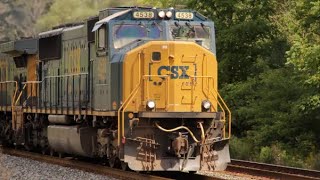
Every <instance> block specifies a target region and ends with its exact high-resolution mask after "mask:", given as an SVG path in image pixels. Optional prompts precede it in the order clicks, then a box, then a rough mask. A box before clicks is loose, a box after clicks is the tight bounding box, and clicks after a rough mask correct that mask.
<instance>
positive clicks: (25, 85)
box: [14, 84, 27, 106]
mask: <svg viewBox="0 0 320 180" xmlns="http://www.w3.org/2000/svg"><path fill="white" fill-rule="evenodd" d="M26 87H27V84H24V86H23V88H22V90H21V91H20V94H19V96H18V98H17V100H16V102H15V103H14V105H15V106H16V105H17V103H18V102H19V100H20V98H21V96H22V93H23V90H24V89H25V88H26Z"/></svg>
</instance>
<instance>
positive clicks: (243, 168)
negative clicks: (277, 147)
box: [227, 159, 320, 180]
mask: <svg viewBox="0 0 320 180" xmlns="http://www.w3.org/2000/svg"><path fill="white" fill-rule="evenodd" d="M227 171H230V172H238V173H246V174H250V175H254V176H259V177H260V176H263V177H268V178H275V179H290V180H296V179H297V180H304V179H306V180H309V179H319V180H320V171H315V170H308V169H301V168H293V167H288V166H280V165H273V164H266V163H258V162H251V161H243V160H236V159H232V160H231V164H230V165H228V167H227Z"/></svg>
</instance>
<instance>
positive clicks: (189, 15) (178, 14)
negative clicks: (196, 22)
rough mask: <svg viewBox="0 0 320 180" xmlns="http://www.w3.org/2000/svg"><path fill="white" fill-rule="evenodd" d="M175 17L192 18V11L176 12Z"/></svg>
mask: <svg viewBox="0 0 320 180" xmlns="http://www.w3.org/2000/svg"><path fill="white" fill-rule="evenodd" d="M176 19H193V13H192V12H176Z"/></svg>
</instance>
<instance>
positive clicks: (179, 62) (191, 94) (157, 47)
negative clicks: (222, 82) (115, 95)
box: [122, 41, 217, 112]
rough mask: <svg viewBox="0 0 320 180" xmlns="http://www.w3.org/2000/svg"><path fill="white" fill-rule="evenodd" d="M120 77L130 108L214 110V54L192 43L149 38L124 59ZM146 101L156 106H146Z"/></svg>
mask: <svg viewBox="0 0 320 180" xmlns="http://www.w3.org/2000/svg"><path fill="white" fill-rule="evenodd" d="M123 79H125V81H123V96H122V97H123V101H125V100H128V99H130V98H131V103H130V102H129V104H130V105H129V107H128V110H131V111H146V110H152V111H167V112H190V111H191V112H201V111H216V109H217V101H216V99H217V94H216V90H217V61H216V57H215V55H214V54H213V53H212V52H210V51H208V50H206V49H205V48H203V47H201V46H199V45H198V44H196V43H193V42H180V41H169V42H168V41H151V42H148V43H146V44H145V45H143V46H140V47H138V48H136V49H133V50H131V51H130V52H128V53H127V54H126V56H125V59H124V63H123ZM134 90H136V92H134ZM148 102H153V103H154V104H155V107H154V108H148ZM204 102H207V103H206V104H204ZM208 103H209V104H208ZM204 105H205V106H206V107H207V109H205V108H204ZM208 105H209V106H208ZM208 108H209V109H208Z"/></svg>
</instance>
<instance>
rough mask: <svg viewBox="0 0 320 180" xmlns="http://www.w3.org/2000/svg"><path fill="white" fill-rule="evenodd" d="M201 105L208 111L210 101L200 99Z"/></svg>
mask: <svg viewBox="0 0 320 180" xmlns="http://www.w3.org/2000/svg"><path fill="white" fill-rule="evenodd" d="M202 107H203V109H205V110H207V111H208V110H209V109H210V107H211V102H210V101H208V100H204V101H202Z"/></svg>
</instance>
